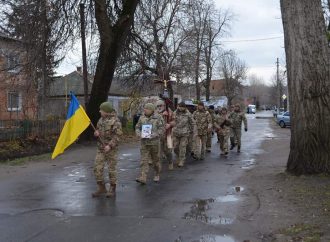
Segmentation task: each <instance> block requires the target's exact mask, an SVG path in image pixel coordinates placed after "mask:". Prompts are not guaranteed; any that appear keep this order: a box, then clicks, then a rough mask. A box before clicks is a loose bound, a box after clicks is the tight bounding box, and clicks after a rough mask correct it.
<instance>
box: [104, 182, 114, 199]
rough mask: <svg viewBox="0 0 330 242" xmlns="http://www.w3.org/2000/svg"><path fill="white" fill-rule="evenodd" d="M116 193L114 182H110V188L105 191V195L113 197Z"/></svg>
mask: <svg viewBox="0 0 330 242" xmlns="http://www.w3.org/2000/svg"><path fill="white" fill-rule="evenodd" d="M115 195H116V184H110V189H109V191H108V192H107V195H106V197H113V196H115Z"/></svg>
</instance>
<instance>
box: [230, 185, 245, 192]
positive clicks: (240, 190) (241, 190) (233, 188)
mask: <svg viewBox="0 0 330 242" xmlns="http://www.w3.org/2000/svg"><path fill="white" fill-rule="evenodd" d="M230 190H231V191H234V192H237V193H238V192H243V191H244V187H241V186H234V187H232V188H231V189H230Z"/></svg>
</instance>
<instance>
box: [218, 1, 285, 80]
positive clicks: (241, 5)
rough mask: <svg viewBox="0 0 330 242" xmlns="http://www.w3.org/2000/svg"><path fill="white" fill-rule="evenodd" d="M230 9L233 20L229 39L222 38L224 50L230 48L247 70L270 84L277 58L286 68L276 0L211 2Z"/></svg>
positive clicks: (279, 15)
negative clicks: (243, 62) (233, 16)
mask: <svg viewBox="0 0 330 242" xmlns="http://www.w3.org/2000/svg"><path fill="white" fill-rule="evenodd" d="M214 1H215V3H216V5H217V7H218V8H221V9H229V10H230V11H231V12H232V13H233V14H234V15H235V19H234V21H233V22H232V25H231V36H229V37H228V38H226V39H223V40H222V41H223V44H224V48H225V49H233V50H235V52H236V53H237V55H238V57H239V58H240V59H242V60H243V61H245V63H246V64H247V66H248V68H249V71H248V74H255V75H257V76H258V77H260V78H262V79H263V80H264V81H265V83H270V79H271V76H272V75H274V74H275V73H276V64H275V62H276V58H277V57H278V58H279V60H280V66H282V67H284V66H285V53H284V52H285V51H284V37H283V27H282V20H281V11H280V1H279V0H236V1H233V0H214Z"/></svg>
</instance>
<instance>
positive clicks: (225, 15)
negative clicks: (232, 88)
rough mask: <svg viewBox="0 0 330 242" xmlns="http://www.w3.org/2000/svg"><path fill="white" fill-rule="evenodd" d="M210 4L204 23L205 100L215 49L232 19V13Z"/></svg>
mask: <svg viewBox="0 0 330 242" xmlns="http://www.w3.org/2000/svg"><path fill="white" fill-rule="evenodd" d="M210 5H211V13H210V14H209V16H208V19H207V25H206V36H205V43H204V46H205V47H204V55H205V69H206V74H205V75H206V76H205V83H204V86H205V90H206V92H205V96H206V101H209V99H210V82H211V80H212V74H213V67H214V65H215V63H216V61H217V58H216V57H217V56H216V55H215V51H216V50H217V49H218V47H219V46H220V43H219V39H220V38H221V37H223V36H224V35H226V34H228V32H227V31H228V30H229V23H230V21H231V19H232V17H233V16H232V14H231V13H230V12H229V11H228V10H227V11H222V10H221V9H219V10H217V9H215V6H214V4H213V3H211V4H210Z"/></svg>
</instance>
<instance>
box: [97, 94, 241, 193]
mask: <svg viewBox="0 0 330 242" xmlns="http://www.w3.org/2000/svg"><path fill="white" fill-rule="evenodd" d="M100 114H101V118H100V120H99V121H98V123H97V127H96V131H95V132H94V135H95V136H96V137H98V138H99V139H98V143H97V152H96V157H95V162H94V175H95V177H96V181H97V185H98V188H97V191H96V192H94V193H93V194H92V196H93V197H99V196H101V195H103V194H105V195H106V197H113V196H114V195H115V194H116V184H117V168H116V167H117V154H118V142H119V138H120V136H121V135H122V129H121V123H120V120H119V119H118V117H117V113H116V111H115V110H114V108H113V107H112V105H111V103H109V102H104V103H102V104H101V105H100ZM242 123H243V124H244V130H245V131H247V120H246V117H245V114H244V112H241V108H240V104H236V105H231V106H230V110H228V109H227V108H226V107H222V108H220V109H216V110H215V108H214V106H212V105H211V106H209V107H205V106H204V103H203V102H199V103H198V105H197V110H195V111H194V112H193V113H190V111H189V110H188V109H187V107H186V104H185V103H184V102H180V103H179V104H178V107H177V109H176V110H175V111H172V110H170V109H169V108H166V105H165V102H164V101H163V100H158V101H157V102H156V103H155V104H154V103H151V102H150V103H146V104H145V105H144V109H143V114H142V115H141V116H140V118H139V120H138V122H137V124H136V126H135V133H136V135H137V137H138V138H139V139H140V144H141V146H140V154H141V161H140V175H139V177H138V178H136V181H137V182H138V183H140V184H142V185H145V184H146V183H147V174H148V171H149V168H150V167H153V169H154V177H153V181H154V182H159V181H160V172H161V160H162V159H166V161H167V162H168V170H170V171H171V170H173V169H174V167H178V168H182V167H183V166H184V165H185V161H186V158H187V155H191V156H192V157H193V158H194V159H195V160H204V159H205V153H206V152H211V143H212V142H211V141H212V135H213V134H216V135H217V138H218V143H219V146H220V151H221V153H220V156H227V155H228V150H229V149H230V150H233V149H234V148H235V147H237V149H236V151H237V152H238V153H239V152H240V150H241V130H242ZM229 140H230V148H229ZM173 150H174V153H175V156H176V159H175V160H176V162H174V159H173V155H172V151H173ZM106 164H108V170H109V172H108V175H109V181H110V188H109V190H107V189H106V186H105V182H104V177H103V171H104V167H105V165H106Z"/></svg>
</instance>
